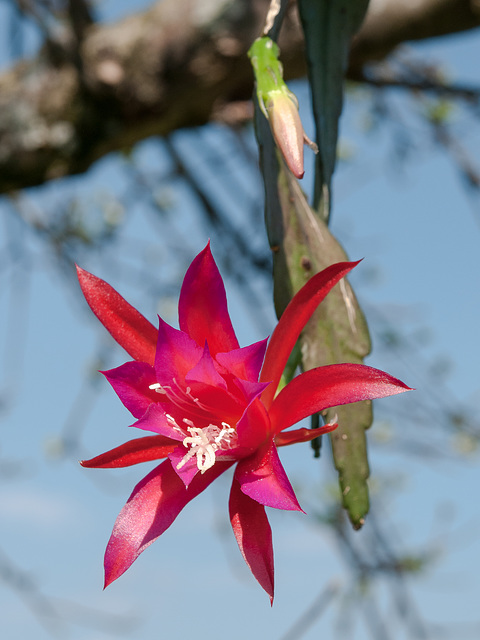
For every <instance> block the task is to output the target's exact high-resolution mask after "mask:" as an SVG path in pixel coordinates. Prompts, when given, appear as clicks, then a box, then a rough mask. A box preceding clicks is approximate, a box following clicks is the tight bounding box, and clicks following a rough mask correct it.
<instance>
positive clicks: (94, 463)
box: [80, 436, 178, 469]
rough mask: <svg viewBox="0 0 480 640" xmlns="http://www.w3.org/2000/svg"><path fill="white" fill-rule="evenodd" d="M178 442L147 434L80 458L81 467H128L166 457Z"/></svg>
mask: <svg viewBox="0 0 480 640" xmlns="http://www.w3.org/2000/svg"><path fill="white" fill-rule="evenodd" d="M177 446H178V444H177V443H176V442H175V441H173V440H170V438H165V437H163V436H147V437H146V438H136V439H135V440H130V441H129V442H125V444H122V445H120V446H119V447H115V449H111V450H110V451H107V452H106V453H102V454H100V455H99V456H96V457H95V458H91V459H90V460H81V461H80V464H81V465H82V467H88V468H95V469H116V468H119V467H130V466H131V465H133V464H139V463H140V462H150V461H151V460H160V459H162V458H166V457H167V456H168V454H169V453H170V452H171V451H173V449H174V448H175V447H177Z"/></svg>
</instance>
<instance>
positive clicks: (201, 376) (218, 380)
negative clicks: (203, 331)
mask: <svg viewBox="0 0 480 640" xmlns="http://www.w3.org/2000/svg"><path fill="white" fill-rule="evenodd" d="M185 381H186V382H202V383H204V384H208V385H210V386H212V387H217V388H219V389H226V388H227V384H226V382H225V380H224V379H223V378H222V376H221V375H220V374H219V373H218V371H217V370H216V368H215V364H214V362H213V358H212V356H211V355H210V351H209V350H208V344H207V343H205V347H204V349H203V354H202V357H201V358H200V360H199V361H198V362H197V364H196V365H195V366H194V367H193V368H192V369H191V370H190V371H189V372H188V373H187V375H186V376H185Z"/></svg>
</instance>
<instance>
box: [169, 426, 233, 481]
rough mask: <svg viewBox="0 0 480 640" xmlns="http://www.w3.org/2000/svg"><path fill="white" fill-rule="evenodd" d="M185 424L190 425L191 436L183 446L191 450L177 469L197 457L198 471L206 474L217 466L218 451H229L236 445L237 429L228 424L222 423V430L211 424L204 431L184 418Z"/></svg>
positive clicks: (185, 439)
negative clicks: (216, 456) (216, 453)
mask: <svg viewBox="0 0 480 640" xmlns="http://www.w3.org/2000/svg"><path fill="white" fill-rule="evenodd" d="M183 422H185V424H187V425H189V426H188V427H187V431H188V432H189V434H190V435H189V436H187V437H186V438H184V440H183V446H184V447H190V449H189V450H188V452H187V453H186V455H185V456H184V457H183V458H182V460H181V461H180V462H179V463H178V464H177V469H181V468H182V467H183V466H184V465H185V464H186V463H187V462H188V461H189V460H190V458H193V456H196V458H197V467H198V470H199V471H200V472H201V473H205V471H207V470H208V469H210V468H211V467H213V465H214V464H215V452H216V451H218V450H219V449H223V450H225V449H229V448H231V447H232V446H234V445H235V440H236V438H235V436H236V432H235V429H234V428H233V427H231V426H230V425H229V424H227V423H226V422H222V428H220V427H218V426H217V425H215V424H209V425H208V427H204V428H203V429H201V428H200V427H195V426H194V425H193V422H192V421H191V420H187V418H184V419H183Z"/></svg>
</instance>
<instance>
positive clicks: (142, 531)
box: [105, 460, 232, 587]
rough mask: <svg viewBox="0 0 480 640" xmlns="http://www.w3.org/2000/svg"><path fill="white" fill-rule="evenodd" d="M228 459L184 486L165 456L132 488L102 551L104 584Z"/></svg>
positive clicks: (122, 570) (109, 580)
mask: <svg viewBox="0 0 480 640" xmlns="http://www.w3.org/2000/svg"><path fill="white" fill-rule="evenodd" d="M231 464H232V463H231V462H218V463H216V464H215V465H214V466H213V467H212V468H211V469H209V470H208V471H207V472H206V473H204V474H203V475H201V474H197V476H196V477H195V478H194V479H193V481H192V483H191V485H190V486H189V487H188V489H186V488H185V485H184V484H183V482H182V481H181V480H180V478H179V477H178V475H177V474H176V473H175V471H174V470H173V468H172V465H171V463H170V460H165V462H162V464H160V465H159V466H158V467H156V468H155V469H153V471H151V472H150V473H149V474H148V475H147V476H146V477H145V478H144V479H143V480H141V481H140V482H139V483H138V485H137V486H136V487H135V489H134V490H133V493H132V495H131V496H130V498H129V499H128V502H127V504H126V505H125V506H124V507H123V509H122V511H121V512H120V514H119V516H118V518H117V520H116V522H115V526H114V527H113V532H112V535H111V537H110V540H109V542H108V545H107V550H106V552H105V586H106V587H107V586H108V585H109V584H110V583H112V582H113V581H114V580H116V579H117V578H119V577H120V576H121V575H122V573H124V572H125V571H126V570H127V569H128V568H129V567H130V565H131V564H132V563H133V562H134V561H135V560H136V559H137V558H138V556H139V555H140V554H141V553H142V551H144V550H145V549H146V548H147V547H148V546H149V545H150V544H152V542H154V541H155V540H156V539H157V538H158V537H159V536H160V535H161V534H162V533H163V532H164V531H166V529H168V527H169V526H170V525H171V524H172V522H173V521H174V520H175V518H176V517H177V516H178V514H179V513H180V511H181V510H182V509H183V508H184V507H185V505H186V504H188V503H189V502H190V500H192V499H193V498H195V497H196V496H197V495H198V494H199V493H201V492H202V491H203V490H204V489H206V487H208V485H209V484H210V483H211V482H213V480H215V478H218V476H219V475H220V474H222V473H223V472H224V471H225V470H226V469H228V467H230V466H231Z"/></svg>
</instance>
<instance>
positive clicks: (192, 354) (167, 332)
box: [155, 316, 203, 386]
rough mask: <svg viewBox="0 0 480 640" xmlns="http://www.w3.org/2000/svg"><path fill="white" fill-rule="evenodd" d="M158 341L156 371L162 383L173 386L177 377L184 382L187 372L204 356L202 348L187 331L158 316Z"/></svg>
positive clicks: (177, 379)
mask: <svg viewBox="0 0 480 640" xmlns="http://www.w3.org/2000/svg"><path fill="white" fill-rule="evenodd" d="M158 321H159V326H158V342H157V352H156V354H155V371H156V374H157V380H158V382H159V383H160V384H161V385H168V386H171V385H172V384H174V383H173V380H174V379H175V380H176V382H177V383H181V384H183V382H184V379H185V376H186V374H187V373H188V372H189V371H190V369H192V368H193V367H194V366H195V365H196V364H197V362H198V361H199V360H200V358H201V357H202V353H203V345H202V348H200V347H199V346H198V344H197V343H196V342H195V341H194V340H192V339H191V338H190V337H189V336H188V335H187V334H186V333H184V332H183V331H179V330H178V329H174V327H171V326H170V325H169V324H168V323H167V322H165V321H164V320H162V318H160V316H159V318H158Z"/></svg>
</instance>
